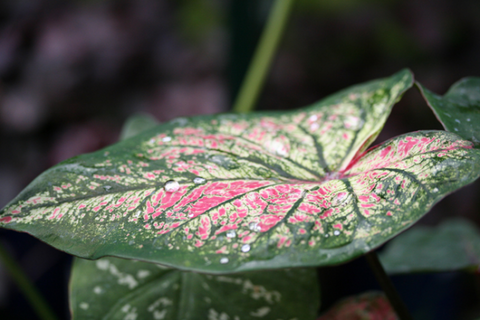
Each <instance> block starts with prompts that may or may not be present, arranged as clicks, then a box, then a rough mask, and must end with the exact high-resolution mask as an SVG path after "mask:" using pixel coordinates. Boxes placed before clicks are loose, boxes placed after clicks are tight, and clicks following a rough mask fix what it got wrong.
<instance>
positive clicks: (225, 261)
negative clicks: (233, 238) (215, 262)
mask: <svg viewBox="0 0 480 320" xmlns="http://www.w3.org/2000/svg"><path fill="white" fill-rule="evenodd" d="M220 263H221V264H225V263H228V258H227V257H223V258H221V259H220Z"/></svg>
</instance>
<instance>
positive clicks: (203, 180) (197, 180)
mask: <svg viewBox="0 0 480 320" xmlns="http://www.w3.org/2000/svg"><path fill="white" fill-rule="evenodd" d="M205 181H207V180H205V179H203V178H200V177H196V178H195V179H193V183H195V184H202V183H205Z"/></svg>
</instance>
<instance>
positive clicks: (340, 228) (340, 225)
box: [333, 223, 343, 230]
mask: <svg viewBox="0 0 480 320" xmlns="http://www.w3.org/2000/svg"><path fill="white" fill-rule="evenodd" d="M333 227H334V228H335V229H339V230H342V229H343V225H342V224H341V223H337V224H334V225H333Z"/></svg>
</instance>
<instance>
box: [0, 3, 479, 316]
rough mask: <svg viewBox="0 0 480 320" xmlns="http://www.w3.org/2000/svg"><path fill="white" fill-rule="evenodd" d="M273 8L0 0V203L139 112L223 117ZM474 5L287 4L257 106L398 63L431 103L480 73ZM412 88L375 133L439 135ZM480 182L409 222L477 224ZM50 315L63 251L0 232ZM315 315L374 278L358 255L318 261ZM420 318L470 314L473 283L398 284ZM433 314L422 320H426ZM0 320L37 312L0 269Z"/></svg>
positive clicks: (303, 97)
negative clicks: (330, 263) (338, 261)
mask: <svg viewBox="0 0 480 320" xmlns="http://www.w3.org/2000/svg"><path fill="white" fill-rule="evenodd" d="M271 3H272V2H271V1H269V0H230V1H226V0H181V1H173V0H171V1H169V0H123V1H120V0H119V1H99V0H97V1H95V0H89V1H87V0H84V1H80V0H77V1H67V0H58V1H56V0H16V1H15V0H3V1H1V2H0V144H1V150H2V151H1V152H0V207H3V206H4V205H5V204H6V203H7V202H8V201H10V200H11V199H12V198H13V197H14V196H15V195H16V194H17V193H19V192H20V191H21V190H22V189H23V188H24V187H25V186H26V185H27V184H28V183H29V182H30V181H31V180H32V179H33V178H35V177H36V176H37V175H38V174H40V173H41V172H42V171H44V170H45V169H47V168H48V167H50V166H52V165H54V164H56V163H58V162H60V161H62V160H65V159H67V158H69V157H72V156H74V155H77V154H80V153H85V152H90V151H94V150H96V149H99V148H101V147H104V146H106V145H108V144H111V143H113V142H115V141H116V140H117V139H118V137H119V133H120V130H121V127H122V124H123V122H124V121H125V120H126V119H127V118H128V117H129V116H131V115H133V114H135V113H138V112H143V113H148V114H151V115H153V116H154V117H155V118H157V119H158V120H159V121H166V120H169V119H172V118H175V117H178V116H190V115H196V114H205V113H217V112H225V111H228V110H229V109H230V106H231V104H232V101H233V99H234V97H235V95H236V92H237V90H238V87H239V85H240V83H241V80H242V78H243V74H244V72H245V70H246V68H247V66H248V62H249V61H250V58H251V54H252V52H253V49H254V48H255V45H256V41H257V39H258V36H259V34H260V31H261V30H262V27H263V23H264V21H265V17H266V15H267V13H268V10H269V8H270V5H271ZM479 17H480V1H477V0H457V1H440V0H422V1H418V0H370V1H368V0H321V1H320V0H297V1H296V2H295V6H294V8H293V12H292V15H291V19H290V21H289V24H288V26H287V29H286V32H285V34H284V37H283V41H282V42H281V46H280V48H279V51H278V54H277V55H276V58H275V61H274V63H273V66H272V69H271V72H270V74H269V77H268V79H267V83H266V85H265V87H264V90H263V91H262V95H261V97H260V100H259V102H258V104H257V109H258V110H278V109H293V108H298V107H302V106H305V105H308V104H310V103H312V102H315V101H317V100H319V99H321V98H323V97H325V96H326V95H328V94H330V93H333V92H335V91H337V90H340V89H343V88H345V87H347V86H350V85H353V84H356V83H359V82H363V81H367V80H371V79H374V78H379V77H385V76H388V75H390V74H392V73H394V72H396V71H398V70H400V69H402V68H405V67H409V68H410V69H411V70H412V71H413V72H414V73H415V75H416V78H417V80H419V81H420V82H421V83H423V84H424V85H425V86H426V87H427V88H429V89H430V90H432V91H434V92H436V93H438V94H443V93H445V91H446V90H447V89H448V87H449V86H450V85H452V84H453V83H454V82H455V81H457V80H459V79H460V78H462V77H465V76H474V75H477V76H480V60H479V57H480V19H479ZM441 128H442V127H441V125H440V124H439V123H438V122H437V121H436V119H435V117H434V116H433V113H432V112H431V111H430V110H429V108H428V107H427V106H426V104H425V103H424V102H423V100H422V99H421V97H420V95H419V93H418V92H417V91H416V90H415V89H412V90H410V91H409V92H407V94H406V95H405V96H404V98H403V100H402V101H401V102H400V103H399V104H398V105H397V106H396V107H395V108H394V111H393V113H392V115H391V117H390V119H389V120H388V122H387V125H386V126H385V129H384V131H383V132H382V134H381V135H380V137H379V140H380V141H382V140H385V139H387V138H390V137H392V136H395V135H398V134H402V133H405V132H409V131H414V130H421V129H441ZM479 185H480V184H479V183H475V184H473V185H471V186H469V187H466V188H464V189H462V190H461V191H459V192H457V193H455V194H454V195H452V196H449V197H448V198H447V199H445V200H444V201H442V202H441V203H440V204H438V205H437V206H436V207H435V208H434V210H432V212H431V213H429V214H428V215H427V216H426V217H425V218H423V219H422V221H421V223H423V224H429V225H436V224H437V223H438V222H439V221H441V220H442V219H444V218H446V217H448V216H452V215H460V216H463V217H467V218H469V219H470V220H473V221H475V222H476V223H477V224H478V223H479V222H480V216H479V214H478V210H479V205H480V203H479V201H480V197H478V194H479ZM0 241H1V242H2V244H3V245H5V246H6V247H7V249H9V251H11V253H12V255H14V257H15V258H16V259H17V260H18V261H19V262H20V263H21V265H22V266H23V268H24V269H25V271H26V273H27V274H28V276H29V277H30V278H31V279H32V280H33V281H34V282H35V284H36V285H37V286H38V287H39V289H40V290H41V292H42V293H43V294H44V295H45V296H46V298H47V300H48V302H49V303H50V304H51V305H52V307H53V308H54V309H55V312H56V313H57V314H58V316H59V317H60V318H61V319H68V318H69V312H68V296H67V285H68V276H69V266H70V262H71V258H70V256H69V255H67V254H64V253H62V252H59V251H57V250H55V249H53V248H50V247H49V246H47V245H45V244H43V243H41V242H39V241H38V240H35V239H34V238H32V237H31V236H28V235H25V234H20V233H15V232H10V231H7V230H0ZM320 278H321V280H322V296H323V297H322V310H323V309H325V308H327V307H329V306H331V304H332V303H334V302H335V301H337V300H338V299H340V298H341V297H343V296H345V295H347V294H355V293H359V292H362V291H365V290H369V289H372V288H377V286H376V283H375V281H374V279H373V276H372V275H371V273H370V271H369V270H368V268H367V266H366V264H365V262H364V261H363V259H357V260H355V261H353V262H351V263H348V264H346V265H343V266H342V267H339V268H322V269H321V270H320ZM394 280H395V282H396V284H397V285H398V286H399V288H400V290H401V294H402V296H403V298H404V299H405V300H406V302H407V304H408V306H409V308H410V309H411V311H412V312H413V313H414V314H415V316H416V317H417V318H418V319H473V318H474V317H475V316H477V317H479V316H480V309H479V307H478V305H480V289H479V288H480V286H479V280H478V276H475V275H470V274H463V273H442V274H437V275H409V276H401V277H400V276H397V277H394ZM428 314H429V315H430V316H429V315H428ZM0 318H1V319H35V315H34V314H33V313H32V310H31V308H30V306H29V305H28V303H27V302H26V301H25V300H24V299H23V297H22V296H21V294H20V293H19V291H18V289H17V288H16V286H15V285H14V283H13V282H12V281H11V280H10V278H9V276H8V275H7V274H6V272H5V270H4V268H2V266H1V265H0Z"/></svg>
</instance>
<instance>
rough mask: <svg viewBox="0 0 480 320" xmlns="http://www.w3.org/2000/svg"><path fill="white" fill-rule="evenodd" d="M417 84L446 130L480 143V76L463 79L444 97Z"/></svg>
mask: <svg viewBox="0 0 480 320" xmlns="http://www.w3.org/2000/svg"><path fill="white" fill-rule="evenodd" d="M416 84H417V87H418V88H419V89H420V92H421V93H422V95H423V97H424V98H425V100H426V101H427V103H428V105H429V106H430V108H432V110H433V112H434V113H435V115H436V116H437V118H438V120H439V121H440V122H441V123H442V124H443V127H444V128H445V130H448V131H450V132H455V133H456V134H458V135H459V136H461V137H462V138H464V139H467V140H470V141H473V142H474V143H475V144H476V145H478V144H480V125H479V123H480V78H478V77H470V78H464V79H461V80H460V81H458V82H456V83H454V84H453V85H452V86H451V87H450V89H449V90H448V92H447V93H446V94H445V95H444V96H443V97H442V96H439V95H436V94H434V93H433V92H431V91H429V90H428V89H426V88H425V87H424V86H422V85H421V84H420V83H418V82H417V83H416Z"/></svg>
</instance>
